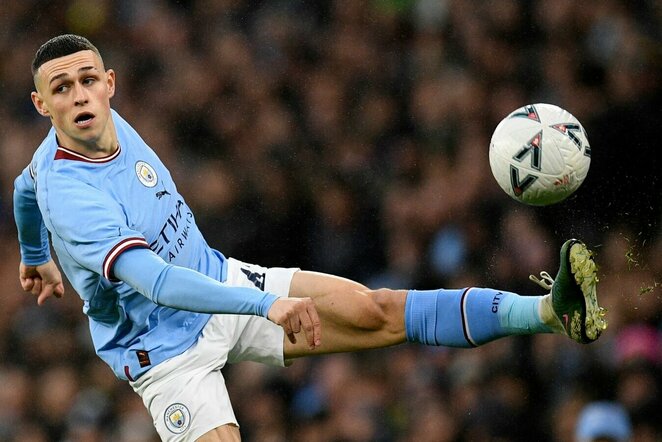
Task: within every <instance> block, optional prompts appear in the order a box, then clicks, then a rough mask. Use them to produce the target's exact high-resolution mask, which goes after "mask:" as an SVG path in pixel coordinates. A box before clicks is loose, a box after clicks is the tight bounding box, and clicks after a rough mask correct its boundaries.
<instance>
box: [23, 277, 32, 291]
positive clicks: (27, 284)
mask: <svg viewBox="0 0 662 442" xmlns="http://www.w3.org/2000/svg"><path fill="white" fill-rule="evenodd" d="M20 279H21V288H22V289H23V290H24V291H26V292H29V291H32V287H34V279H33V278H25V277H21V278H20Z"/></svg>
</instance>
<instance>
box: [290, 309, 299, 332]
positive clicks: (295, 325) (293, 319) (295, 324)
mask: <svg viewBox="0 0 662 442" xmlns="http://www.w3.org/2000/svg"><path fill="white" fill-rule="evenodd" d="M289 320H290V330H292V333H295V334H296V333H299V332H300V331H301V319H300V318H299V314H297V313H295V314H294V315H293V316H290V319H289Z"/></svg>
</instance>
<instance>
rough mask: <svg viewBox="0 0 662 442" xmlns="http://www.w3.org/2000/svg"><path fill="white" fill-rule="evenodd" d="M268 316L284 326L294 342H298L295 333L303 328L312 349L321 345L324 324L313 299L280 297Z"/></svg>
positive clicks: (289, 337) (272, 320)
mask: <svg viewBox="0 0 662 442" xmlns="http://www.w3.org/2000/svg"><path fill="white" fill-rule="evenodd" d="M267 318H268V319H269V320H270V321H271V322H273V323H275V324H278V325H280V326H281V327H283V330H285V334H286V335H287V338H288V339H289V340H290V342H291V343H292V344H296V342H297V338H296V336H295V335H296V334H297V333H299V332H300V331H301V330H303V332H304V333H305V335H306V340H307V341H308V347H309V348H310V349H311V350H312V349H314V348H315V347H319V346H320V345H321V342H322V341H321V330H322V328H321V327H322V324H321V322H320V318H319V315H318V314H317V309H316V308H315V304H314V303H313V300H312V299H310V298H279V299H277V300H276V302H274V303H273V304H272V305H271V308H270V309H269V313H268V314H267Z"/></svg>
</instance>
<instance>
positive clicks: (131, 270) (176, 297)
mask: <svg viewBox="0 0 662 442" xmlns="http://www.w3.org/2000/svg"><path fill="white" fill-rule="evenodd" d="M112 272H113V274H114V276H115V278H117V279H120V280H122V281H124V282H126V283H127V284H129V285H130V286H131V287H133V288H134V289H136V290H137V291H138V292H140V293H141V294H143V295H144V296H146V297H148V298H149V299H151V300H152V301H153V302H155V303H157V304H159V305H164V306H167V307H172V308H177V309H181V310H189V311H195V312H201V313H230V314H247V315H257V316H263V317H265V318H267V319H269V320H270V321H272V322H274V323H276V324H278V325H280V326H281V327H283V329H284V331H285V334H286V335H287V336H288V338H289V340H290V341H291V342H293V343H294V342H296V338H295V334H296V333H299V332H300V331H301V330H303V331H304V334H305V335H306V343H307V344H308V347H310V348H314V347H316V346H319V345H320V321H319V318H318V316H317V311H316V308H315V305H314V304H313V302H312V300H311V299H310V298H279V297H277V296H276V295H273V294H271V293H265V292H262V291H260V290H257V289H254V288H249V287H231V286H228V285H225V284H222V283H220V282H218V281H216V280H214V279H212V278H209V277H207V276H205V275H203V274H202V273H199V272H196V271H194V270H191V269H188V268H185V267H179V266H173V265H171V264H167V263H166V262H165V261H163V259H161V258H160V257H159V256H158V255H157V254H155V253H154V252H152V251H151V250H149V249H146V248H135V249H130V250H127V251H125V252H123V253H122V254H121V255H119V257H118V258H117V260H116V261H115V264H114V266H113V269H112Z"/></svg>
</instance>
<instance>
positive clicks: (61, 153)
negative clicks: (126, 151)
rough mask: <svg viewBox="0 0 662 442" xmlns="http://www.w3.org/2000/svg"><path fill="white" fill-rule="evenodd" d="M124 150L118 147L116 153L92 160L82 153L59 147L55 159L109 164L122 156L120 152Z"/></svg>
mask: <svg viewBox="0 0 662 442" xmlns="http://www.w3.org/2000/svg"><path fill="white" fill-rule="evenodd" d="M121 150H122V148H121V147H120V145H119V144H118V145H117V150H115V152H113V153H111V154H110V155H108V156H105V157H101V158H90V157H88V156H85V155H83V154H81V153H78V152H74V151H73V150H71V149H67V148H66V147H62V146H58V147H57V151H56V152H55V159H56V160H74V161H83V162H85V163H96V164H99V163H107V162H108V161H112V160H114V159H115V158H117V156H118V155H119V154H120V151H121Z"/></svg>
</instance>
